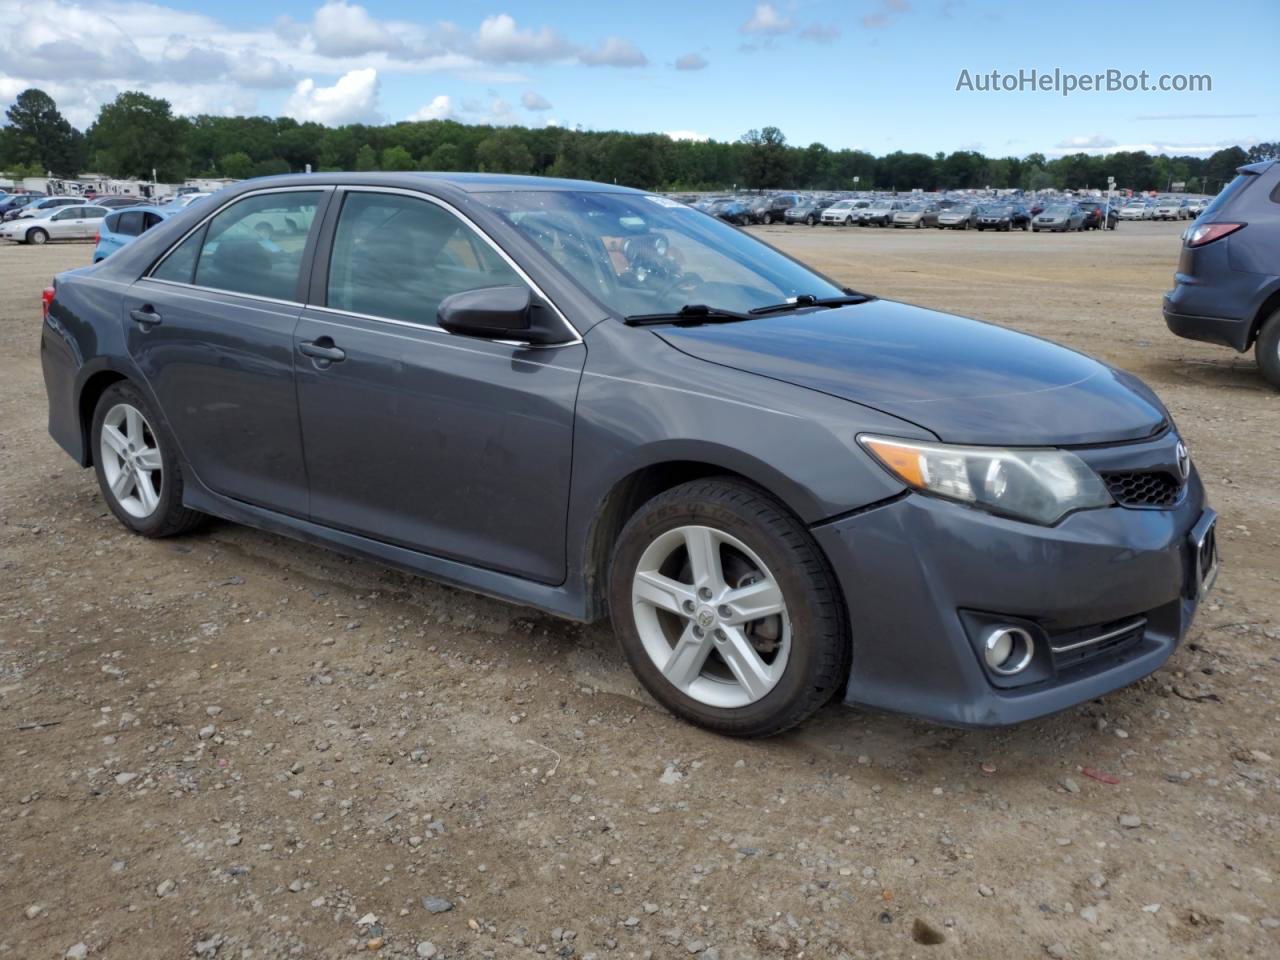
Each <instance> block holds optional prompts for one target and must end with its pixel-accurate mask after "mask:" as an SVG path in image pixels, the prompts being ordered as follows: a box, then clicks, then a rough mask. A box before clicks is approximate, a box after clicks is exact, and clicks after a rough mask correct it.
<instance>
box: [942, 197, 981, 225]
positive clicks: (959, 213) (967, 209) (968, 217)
mask: <svg viewBox="0 0 1280 960" xmlns="http://www.w3.org/2000/svg"><path fill="white" fill-rule="evenodd" d="M977 225H978V208H977V207H975V206H973V205H972V204H968V203H957V204H956V205H955V206H951V207H947V209H945V210H943V211H942V212H941V213H939V214H938V226H939V227H941V228H942V229H944V230H968V229H969V228H970V227H976V226H977Z"/></svg>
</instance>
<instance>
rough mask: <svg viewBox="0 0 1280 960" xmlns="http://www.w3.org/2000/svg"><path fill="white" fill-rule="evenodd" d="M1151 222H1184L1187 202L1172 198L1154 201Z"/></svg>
mask: <svg viewBox="0 0 1280 960" xmlns="http://www.w3.org/2000/svg"><path fill="white" fill-rule="evenodd" d="M1151 219H1153V220H1186V219H1187V201H1186V200H1180V199H1177V198H1174V197H1164V198H1163V199H1161V200H1157V201H1156V208H1155V209H1154V210H1153V211H1151Z"/></svg>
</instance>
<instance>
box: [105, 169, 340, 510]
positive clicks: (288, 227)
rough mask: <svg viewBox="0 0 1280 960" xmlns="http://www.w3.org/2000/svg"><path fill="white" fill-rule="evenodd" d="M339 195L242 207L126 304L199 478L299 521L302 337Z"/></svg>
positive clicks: (137, 344)
mask: <svg viewBox="0 0 1280 960" xmlns="http://www.w3.org/2000/svg"><path fill="white" fill-rule="evenodd" d="M330 193H331V189H330V188H327V187H303V188H298V187H293V188H277V189H275V190H264V191H259V192H255V193H250V194H243V195H241V196H239V197H237V198H235V199H234V200H232V201H231V202H230V203H228V204H225V205H224V206H222V207H221V209H219V210H218V211H216V213H214V215H213V216H211V217H209V218H207V219H205V220H204V221H203V222H202V223H201V224H200V225H199V226H198V227H196V228H195V229H194V230H193V231H191V232H190V233H189V234H188V235H187V236H186V237H185V238H184V239H183V240H182V241H181V242H180V243H178V244H177V245H176V246H175V247H173V248H172V249H171V250H170V251H169V252H168V253H167V254H166V255H165V256H164V257H162V258H161V259H160V260H159V261H158V262H157V263H156V265H155V266H154V267H153V268H152V269H151V271H150V272H149V273H148V274H147V275H146V276H144V277H142V278H141V279H139V280H138V281H137V282H136V283H135V284H134V285H133V286H132V288H131V289H130V290H129V291H128V293H127V294H126V296H125V298H124V309H125V318H126V323H127V324H128V339H127V344H128V349H129V353H130V355H131V356H132V357H133V359H134V362H135V363H136V364H137V365H138V368H139V369H140V370H141V371H142V372H143V375H144V376H145V377H146V379H147V382H148V384H149V385H150V386H151V389H152V390H153V391H154V392H155V395H156V396H157V398H158V399H159V401H160V405H161V408H162V409H163V411H164V414H165V416H166V417H167V419H168V420H169V423H170V425H171V426H172V428H173V430H174V433H175V434H176V436H177V439H178V444H179V446H180V447H181V448H182V452H183V455H184V457H185V458H186V460H187V462H188V464H189V465H190V466H191V469H192V470H193V471H194V472H195V474H196V476H197V477H198V478H199V479H200V480H201V481H202V482H203V483H204V484H205V485H206V486H208V487H209V488H210V489H211V490H213V491H214V492H216V493H219V494H222V495H223V496H226V497H230V498H233V499H236V500H243V501H245V502H247V503H252V504H256V505H259V506H263V507H267V508H269V509H272V510H277V511H280V512H282V513H288V514H292V515H294V516H299V517H304V516H306V514H307V483H306V469H305V466H304V463H303V457H302V440H301V435H300V432H299V427H298V402H297V393H296V391H295V388H294V379H293V375H294V371H293V366H294V365H293V333H294V327H295V326H296V324H297V322H298V315H299V313H300V312H301V310H302V299H303V294H302V291H303V290H305V285H306V283H307V280H308V276H309V264H310V260H311V255H312V249H313V247H314V243H315V236H316V231H317V225H318V222H319V214H320V212H321V211H322V210H323V208H324V205H325V204H326V203H327V202H328V198H329V195H330Z"/></svg>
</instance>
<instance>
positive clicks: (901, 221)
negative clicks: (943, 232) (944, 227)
mask: <svg viewBox="0 0 1280 960" xmlns="http://www.w3.org/2000/svg"><path fill="white" fill-rule="evenodd" d="M938 213H939V208H938V205H937V204H936V203H923V202H920V203H908V204H907V205H906V206H905V207H903V208H902V209H901V210H899V211H898V212H897V213H895V214H894V215H893V225H894V226H895V227H915V228H916V229H917V230H919V229H920V228H921V227H936V226H937V225H938Z"/></svg>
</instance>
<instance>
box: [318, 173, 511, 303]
mask: <svg viewBox="0 0 1280 960" xmlns="http://www.w3.org/2000/svg"><path fill="white" fill-rule="evenodd" d="M523 283H524V281H523V280H522V279H521V278H520V275H519V274H517V273H516V272H515V270H513V269H512V268H511V266H510V265H508V264H507V262H506V261H505V260H503V259H502V258H501V257H500V256H499V255H498V254H497V253H496V252H495V251H494V250H493V248H492V247H490V246H489V245H488V244H487V243H485V242H484V240H482V239H481V238H480V237H479V236H477V235H476V233H475V232H474V231H473V230H472V229H471V228H470V227H468V226H467V225H466V224H465V223H463V222H462V221H461V220H459V219H458V218H457V217H456V216H454V215H453V214H452V213H450V212H449V211H447V210H445V209H443V208H442V207H439V206H437V205H436V204H434V203H430V202H428V201H426V200H417V199H414V198H413V197H406V196H402V195H399V194H389V193H349V194H348V195H347V197H346V200H345V202H344V203H343V205H342V214H341V216H340V217H339V218H338V226H337V228H336V230H335V232H334V237H333V254H332V256H331V257H330V260H329V283H328V295H327V298H326V303H327V305H328V306H329V307H331V308H333V309H335V310H346V311H349V312H351V313H362V314H366V315H368V316H373V317H384V318H387V319H390V320H403V321H406V322H408V323H420V324H424V325H433V324H435V322H436V308H437V307H439V305H440V301H441V300H443V299H444V298H445V297H447V296H450V295H452V294H455V293H462V292H463V291H466V290H478V289H481V288H483V287H499V286H510V285H523Z"/></svg>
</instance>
